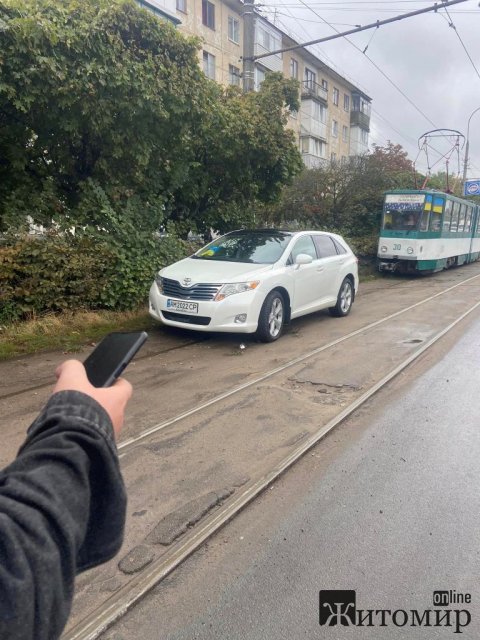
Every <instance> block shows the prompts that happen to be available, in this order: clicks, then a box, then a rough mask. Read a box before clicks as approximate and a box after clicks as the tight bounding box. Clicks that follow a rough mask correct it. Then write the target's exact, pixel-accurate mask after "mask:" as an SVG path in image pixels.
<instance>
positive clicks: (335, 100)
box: [333, 87, 340, 107]
mask: <svg viewBox="0 0 480 640" xmlns="http://www.w3.org/2000/svg"><path fill="white" fill-rule="evenodd" d="M339 97H340V91H339V90H338V89H337V87H333V104H334V105H335V106H336V107H338V99H339Z"/></svg>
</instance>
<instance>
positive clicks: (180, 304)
mask: <svg viewBox="0 0 480 640" xmlns="http://www.w3.org/2000/svg"><path fill="white" fill-rule="evenodd" d="M167 309H171V310H172V311H183V312H184V313H198V302H188V301H187V300H171V299H170V298H168V300H167Z"/></svg>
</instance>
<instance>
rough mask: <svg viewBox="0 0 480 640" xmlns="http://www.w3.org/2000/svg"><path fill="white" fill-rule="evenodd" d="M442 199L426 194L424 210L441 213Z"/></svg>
mask: <svg viewBox="0 0 480 640" xmlns="http://www.w3.org/2000/svg"><path fill="white" fill-rule="evenodd" d="M442 205H443V200H442V199H441V198H437V197H436V196H432V195H430V194H428V195H427V196H426V198H425V211H435V213H442Z"/></svg>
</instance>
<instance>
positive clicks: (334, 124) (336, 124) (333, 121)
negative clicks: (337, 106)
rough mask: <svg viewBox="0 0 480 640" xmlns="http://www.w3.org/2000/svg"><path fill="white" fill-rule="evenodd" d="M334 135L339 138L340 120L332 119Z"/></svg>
mask: <svg viewBox="0 0 480 640" xmlns="http://www.w3.org/2000/svg"><path fill="white" fill-rule="evenodd" d="M332 137H333V138H338V122H337V121H336V120H332Z"/></svg>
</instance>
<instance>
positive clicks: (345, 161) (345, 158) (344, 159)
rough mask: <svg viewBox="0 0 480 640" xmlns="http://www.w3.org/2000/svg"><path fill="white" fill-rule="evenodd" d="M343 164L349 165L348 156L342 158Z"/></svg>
mask: <svg viewBox="0 0 480 640" xmlns="http://www.w3.org/2000/svg"><path fill="white" fill-rule="evenodd" d="M341 162H342V164H347V156H342V160H341Z"/></svg>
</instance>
